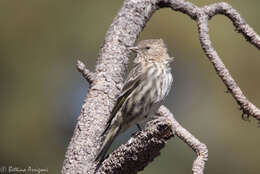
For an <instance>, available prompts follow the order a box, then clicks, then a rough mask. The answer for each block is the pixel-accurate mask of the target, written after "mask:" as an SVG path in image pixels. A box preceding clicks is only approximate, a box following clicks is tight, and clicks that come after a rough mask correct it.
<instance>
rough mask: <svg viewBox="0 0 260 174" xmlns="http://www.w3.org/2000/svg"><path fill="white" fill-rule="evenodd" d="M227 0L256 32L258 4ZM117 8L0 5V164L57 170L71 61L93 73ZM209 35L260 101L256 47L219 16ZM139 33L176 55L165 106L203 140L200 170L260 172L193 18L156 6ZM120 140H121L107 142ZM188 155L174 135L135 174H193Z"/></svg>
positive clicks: (46, 1) (253, 126)
mask: <svg viewBox="0 0 260 174" xmlns="http://www.w3.org/2000/svg"><path fill="white" fill-rule="evenodd" d="M191 2H193V3H195V4H197V5H199V6H202V5H206V4H209V3H213V1H212V0H204V1H200V2H197V1H196V0H192V1H191ZM214 2H218V1H214ZM226 2H228V3H230V4H231V5H232V6H233V7H234V8H235V9H237V10H238V11H239V12H240V14H241V15H242V17H243V18H244V19H245V20H246V21H247V22H248V23H249V24H250V25H251V26H252V27H253V28H254V29H255V31H257V32H258V33H260V22H259V18H260V13H259V7H260V1H259V0H249V1H244V0H226ZM121 5H122V1H119V0H113V1H89V0H84V1H83V0H77V1H72V0H62V1H61V0H57V1H53V0H24V1H21V0H1V1H0V24H1V27H0V57H1V58H0V65H1V68H0V78H1V87H0V89H1V90H0V98H1V100H0V102H1V109H0V115H1V117H0V140H1V143H0V154H1V156H0V167H1V166H10V165H11V166H17V167H26V166H32V167H35V168H37V167H38V168H39V167H40V168H48V170H49V173H51V174H54V173H58V172H60V170H61V167H62V163H63V159H64V154H65V151H66V148H67V146H68V143H69V141H70V138H71V136H72V133H73V130H74V126H75V123H76V119H77V116H78V115H79V113H80V108H81V104H82V102H83V99H84V96H85V94H86V92H87V90H88V84H87V82H86V81H85V80H84V79H83V78H82V76H81V75H80V74H79V73H78V72H77V70H76V68H75V64H76V60H77V59H80V60H82V61H83V62H85V63H86V64H87V66H88V67H89V68H90V69H92V70H93V69H94V66H95V61H96V58H97V54H98V51H99V47H100V45H101V44H102V42H103V39H104V35H105V33H106V31H107V29H108V27H109V25H110V24H111V22H112V20H113V17H114V16H115V15H116V13H117V11H118V10H119V8H120V7H121ZM210 34H211V39H212V41H213V44H214V46H215V48H216V49H217V50H218V52H219V55H220V56H221V58H222V59H223V61H224V63H225V64H226V66H227V67H228V68H229V70H230V72H231V74H232V76H233V77H234V78H235V80H236V81H237V83H238V84H239V85H240V87H241V89H242V90H243V91H244V93H245V94H246V96H247V97H248V98H249V99H250V100H251V101H252V102H253V103H255V104H256V105H257V106H260V92H259V91H260V90H259V89H260V78H259V76H260V51H258V50H257V49H256V48H254V47H253V46H252V45H250V44H248V43H247V42H246V41H245V39H244V38H243V37H242V36H241V35H239V34H237V33H236V32H235V31H234V27H233V26H232V24H231V22H230V21H229V20H228V19H227V18H226V17H223V16H217V17H214V18H213V19H212V20H211V21H210ZM147 38H163V39H164V40H165V42H166V43H167V45H168V47H169V53H170V54H171V55H172V56H174V57H175V58H176V59H175V63H174V64H173V66H172V68H173V75H174V78H175V84H174V89H173V90H172V91H171V93H170V95H169V97H168V98H167V101H166V106H168V107H169V108H170V109H171V111H172V112H173V113H174V114H175V117H176V119H177V120H178V121H179V122H180V123H181V124H182V125H183V126H184V127H185V128H187V129H188V130H189V131H190V132H191V133H192V134H193V135H195V136H196V137H197V138H199V139H200V140H201V141H202V142H204V143H205V144H206V145H207V146H208V149H209V161H208V163H207V166H206V173H210V174H217V173H236V174H245V173H246V174H257V173H259V171H260V165H259V160H260V157H259V155H260V150H259V147H260V139H259V137H260V129H259V128H257V122H256V121H255V120H254V119H251V120H252V121H251V122H245V121H242V120H241V112H240V111H239V110H238V105H237V104H236V102H235V101H234V100H233V98H232V97H231V95H230V94H226V93H225V92H224V91H225V90H226V88H225V86H224V85H223V83H222V82H221V80H220V79H219V78H218V77H217V75H216V74H215V71H214V68H213V67H212V65H211V64H210V63H209V61H208V60H207V58H206V56H205V55H204V54H203V51H202V49H201V47H200V44H199V40H198V34H197V27H196V23H195V22H194V21H192V20H191V19H190V18H189V17H187V16H186V15H183V14H181V13H179V12H178V13H177V12H174V11H171V10H169V9H163V10H160V11H158V12H156V13H155V14H154V15H153V17H152V19H151V20H150V21H149V23H148V24H147V26H146V28H145V30H144V32H143V33H142V34H141V38H140V39H147ZM132 131H136V130H135V129H133V130H132ZM129 134H130V133H129ZM126 139H127V138H126V137H125V136H124V137H122V136H121V137H119V138H118V139H117V142H116V143H115V144H120V143H122V142H124V141H126ZM194 158H195V154H194V152H193V151H192V150H191V149H190V148H189V147H187V146H186V145H185V144H184V143H183V142H181V141H180V140H179V139H178V138H174V139H171V140H170V141H169V143H168V144H167V146H166V148H164V149H163V150H162V153H161V156H160V157H158V158H156V160H155V161H154V162H153V163H151V164H150V165H149V166H148V167H147V168H146V169H145V171H143V172H142V174H148V173H149V174H155V173H179V174H185V173H191V166H192V162H193V160H194Z"/></svg>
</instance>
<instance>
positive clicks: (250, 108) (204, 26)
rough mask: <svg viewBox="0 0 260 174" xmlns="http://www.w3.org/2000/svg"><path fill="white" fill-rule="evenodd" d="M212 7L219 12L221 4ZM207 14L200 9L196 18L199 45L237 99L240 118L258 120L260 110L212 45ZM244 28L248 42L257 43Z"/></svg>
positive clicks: (253, 35)
mask: <svg viewBox="0 0 260 174" xmlns="http://www.w3.org/2000/svg"><path fill="white" fill-rule="evenodd" d="M224 5H225V4H224ZM213 7H215V12H218V13H220V11H221V9H222V8H220V9H219V10H217V8H216V7H222V6H219V5H214V6H213ZM203 9H207V10H209V9H210V8H203ZM231 11H232V10H231ZM234 11H235V10H234ZM208 14H211V15H213V14H212V13H208ZM208 14H206V13H204V12H203V11H202V12H200V13H199V15H198V19H197V22H198V30H199V39H200V42H201V46H202V48H203V50H204V52H205V54H206V55H207V57H208V58H209V60H210V62H211V63H212V64H213V66H214V68H215V70H216V73H217V74H218V76H219V77H220V78H221V80H222V81H223V83H224V84H225V85H226V87H227V88H228V91H229V92H230V93H231V94H232V96H233V97H234V99H235V100H236V101H237V103H238V105H239V106H240V107H241V110H242V111H243V114H242V118H243V119H244V115H247V116H253V117H255V118H256V119H257V120H258V121H260V110H259V108H257V107H256V106H255V105H254V104H253V103H251V102H250V101H249V100H248V99H247V98H246V97H245V95H244V94H243V92H242V91H241V89H240V88H239V86H238V85H237V83H236V82H235V80H234V79H233V78H232V76H231V75H230V73H229V71H228V69H227V68H226V66H225V65H224V63H223V62H222V60H221V58H220V57H219V55H218V53H217V51H216V50H215V49H214V47H213V46H212V43H211V40H210V36H209V27H208V20H209V17H210V16H209V15H208ZM234 15H236V13H234ZM231 16H232V15H229V17H230V18H232V19H233V17H234V16H233V17H231ZM236 18H240V17H238V16H236ZM243 25H247V24H243ZM239 27H242V26H240V25H239ZM242 28H243V27H242ZM246 28H247V29H248V30H246V31H245V32H243V34H244V35H246V36H248V38H251V39H250V40H249V42H250V43H252V44H254V43H256V44H259V41H257V39H259V36H258V35H257V34H256V33H254V34H253V33H252V32H251V31H250V32H251V35H247V34H249V33H248V32H249V30H250V27H246ZM254 38H256V39H254ZM256 46H257V45H256ZM257 47H258V46H257Z"/></svg>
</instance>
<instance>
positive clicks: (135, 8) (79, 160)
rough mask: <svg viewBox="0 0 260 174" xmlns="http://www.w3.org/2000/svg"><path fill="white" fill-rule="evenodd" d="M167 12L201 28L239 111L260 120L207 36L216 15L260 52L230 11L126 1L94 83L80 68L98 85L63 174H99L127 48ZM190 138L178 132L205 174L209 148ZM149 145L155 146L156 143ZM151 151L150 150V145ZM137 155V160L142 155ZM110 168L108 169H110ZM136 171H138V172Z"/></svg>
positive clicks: (219, 6)
mask: <svg viewBox="0 0 260 174" xmlns="http://www.w3.org/2000/svg"><path fill="white" fill-rule="evenodd" d="M164 7H170V8H171V9H173V10H175V11H180V12H182V13H184V14H186V15H188V16H190V17H191V19H193V20H195V21H196V22H197V23H198V30H199V36H200V38H199V39H200V42H201V46H202V48H203V50H204V52H205V54H206V55H207V57H208V58H209V60H210V61H211V63H212V64H213V66H214V68H215V70H216V72H217V74H218V75H219V77H220V78H221V79H222V81H223V82H224V84H225V85H226V86H227V88H228V90H229V92H230V93H231V94H232V95H233V97H234V98H235V100H236V101H237V103H238V104H239V105H240V107H241V109H242V110H243V114H248V115H251V116H253V117H255V118H256V119H258V120H260V111H259V109H258V108H257V107H256V106H254V105H253V104H252V103H251V102H250V101H248V99H247V98H246V97H245V96H244V95H243V93H242V91H241V90H240V88H239V87H238V85H237V84H236V83H235V81H234V79H233V78H232V77H231V75H230V74H229V71H228V70H227V68H226V67H225V65H224V64H223V62H222V61H221V59H220V57H219V56H218V54H217V52H216V50H215V49H214V47H213V46H212V44H211V41H210V37H209V34H208V31H209V29H208V20H210V19H211V18H212V17H213V16H214V15H216V14H224V15H226V16H227V17H228V18H229V19H231V20H232V22H233V24H234V25H235V27H236V29H237V31H238V32H240V33H242V34H243V35H244V37H245V38H246V39H247V40H248V41H249V42H250V43H251V44H253V45H255V46H256V47H257V48H259V47H260V46H259V45H260V41H259V40H260V39H259V36H258V35H257V34H256V33H255V32H254V31H253V29H252V28H251V27H250V26H249V25H248V24H246V22H245V21H244V20H243V19H242V18H241V17H240V15H239V14H238V13H237V12H236V11H235V10H234V9H233V8H232V7H231V6H230V5H228V4H226V3H216V4H212V5H210V6H204V7H202V8H199V7H197V6H196V5H194V4H192V3H190V2H186V1H184V0H125V1H124V4H123V6H122V8H121V9H120V11H119V12H118V14H117V16H116V17H115V18H114V20H113V23H112V24H111V26H110V28H109V30H108V32H107V34H106V36H105V40H104V43H103V46H102V47H101V50H100V53H99V56H98V60H97V65H96V69H95V72H94V74H95V78H92V77H93V76H92V75H91V74H92V73H90V72H89V71H88V70H86V68H85V67H84V66H82V64H80V65H79V66H78V67H79V70H80V72H82V74H83V75H84V77H86V79H87V80H88V81H89V82H93V81H94V80H92V79H95V83H93V84H92V86H91V88H90V90H89V91H88V94H87V97H86V100H85V102H84V104H83V106H82V109H81V113H80V116H79V118H78V122H77V125H76V128H75V130H74V134H73V137H72V139H71V142H70V144H69V147H68V150H67V153H66V156H65V160H64V164H63V169H62V173H63V174H76V173H77V174H83V173H84V174H85V173H93V172H94V171H95V169H96V166H97V163H96V162H94V158H95V156H96V154H97V153H98V150H99V148H100V145H101V144H102V140H101V138H100V135H101V133H102V131H103V129H104V127H105V125H106V122H107V120H108V118H109V115H110V112H111V110H112V108H113V106H114V103H115V100H116V98H117V96H118V95H119V93H120V90H121V86H122V83H123V79H124V78H123V77H124V76H125V72H126V68H127V64H128V56H129V51H128V49H127V48H126V45H128V46H132V45H133V44H134V43H135V41H136V40H137V37H138V36H139V34H140V32H141V31H142V29H143V28H144V27H145V24H146V22H147V21H148V20H149V19H150V17H151V16H152V14H153V13H154V12H155V11H156V10H158V9H160V8H164ZM83 65H84V64H83ZM172 121H173V120H172ZM173 123H174V122H173ZM173 125H174V124H173ZM175 125H176V124H175ZM173 132H174V131H173ZM185 132H186V130H185V129H183V128H180V127H179V128H178V126H177V127H176V128H175V133H176V135H177V136H179V137H180V138H181V139H183V140H184V141H185V142H186V143H187V144H189V146H190V147H191V148H192V149H193V150H194V151H195V152H196V153H197V154H198V155H199V156H198V157H197V159H196V160H195V162H194V164H193V169H192V170H193V172H194V173H202V172H203V169H204V164H205V161H206V159H207V148H206V146H205V145H204V144H202V143H200V142H199V141H198V140H197V139H195V138H190V139H189V137H192V135H191V134H189V133H187V132H186V133H185ZM141 134H142V133H141ZM154 135H155V134H154ZM137 136H138V135H137ZM155 137H156V136H155ZM157 138H158V137H157ZM151 139H153V138H151ZM147 141H148V139H147ZM161 141H162V140H161ZM150 142H151V143H152V141H150ZM162 144H164V141H162V143H158V147H154V149H157V148H158V149H160V147H161V146H162ZM131 146H134V144H133V143H132V144H131ZM147 146H149V143H148V144H147ZM156 153H157V154H158V151H154V155H152V156H153V157H155V156H156ZM136 155H137V156H138V154H136ZM120 159H121V158H120ZM107 160H109V159H107ZM105 162H106V161H104V165H105V164H106V163H105ZM149 162H150V161H149V159H147V161H145V162H143V163H142V164H145V165H146V164H148V163H149ZM119 165H121V164H119ZM145 165H144V166H145ZM144 166H143V167H144ZM125 167H126V168H128V167H132V166H125ZM102 168H103V167H102ZM131 169H132V170H134V169H133V168H131Z"/></svg>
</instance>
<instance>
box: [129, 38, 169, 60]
mask: <svg viewBox="0 0 260 174" xmlns="http://www.w3.org/2000/svg"><path fill="white" fill-rule="evenodd" d="M129 49H130V50H132V51H134V52H136V54H137V57H136V60H135V63H139V62H141V61H144V62H151V61H156V62H162V63H167V64H169V63H170V62H172V60H173V58H171V57H170V56H169V54H168V52H167V47H166V45H165V43H164V41H163V40H162V39H149V40H142V41H141V42H139V43H138V45H137V46H135V47H129Z"/></svg>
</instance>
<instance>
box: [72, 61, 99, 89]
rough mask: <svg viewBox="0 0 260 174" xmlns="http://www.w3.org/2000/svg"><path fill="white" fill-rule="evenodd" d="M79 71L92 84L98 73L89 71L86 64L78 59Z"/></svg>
mask: <svg viewBox="0 0 260 174" xmlns="http://www.w3.org/2000/svg"><path fill="white" fill-rule="evenodd" d="M76 67H77V69H78V71H79V72H80V73H81V74H82V76H83V77H84V78H85V79H86V80H87V81H88V82H89V84H90V85H91V84H92V83H93V82H94V80H95V78H96V74H95V73H93V72H91V71H89V70H88V69H87V68H86V65H85V64H84V63H83V62H81V61H80V60H78V61H77V65H76Z"/></svg>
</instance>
